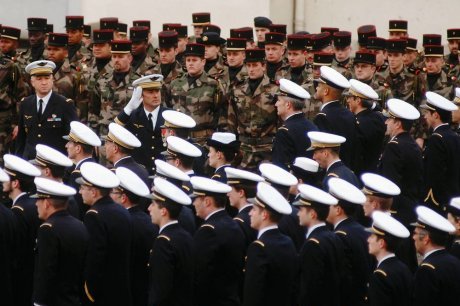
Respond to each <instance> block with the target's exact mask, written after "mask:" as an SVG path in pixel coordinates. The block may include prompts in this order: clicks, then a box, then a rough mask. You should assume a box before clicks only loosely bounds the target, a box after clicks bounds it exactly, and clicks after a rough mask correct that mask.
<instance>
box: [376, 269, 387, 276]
mask: <svg viewBox="0 0 460 306" xmlns="http://www.w3.org/2000/svg"><path fill="white" fill-rule="evenodd" d="M374 273H375V274H381V275H383V276H385V277H387V273H386V272H385V271H383V270H382V269H376V270H374Z"/></svg>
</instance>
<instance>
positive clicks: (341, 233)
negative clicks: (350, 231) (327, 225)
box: [335, 231, 347, 236]
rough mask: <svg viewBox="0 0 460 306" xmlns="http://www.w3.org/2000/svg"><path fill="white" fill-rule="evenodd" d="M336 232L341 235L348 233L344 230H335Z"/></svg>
mask: <svg viewBox="0 0 460 306" xmlns="http://www.w3.org/2000/svg"><path fill="white" fill-rule="evenodd" d="M335 233H336V234H340V235H344V236H346V235H347V233H345V232H344V231H335Z"/></svg>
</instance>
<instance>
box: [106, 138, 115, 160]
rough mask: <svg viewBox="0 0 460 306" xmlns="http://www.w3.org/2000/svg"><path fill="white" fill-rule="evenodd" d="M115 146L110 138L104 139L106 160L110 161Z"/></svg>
mask: <svg viewBox="0 0 460 306" xmlns="http://www.w3.org/2000/svg"><path fill="white" fill-rule="evenodd" d="M115 146H116V144H114V143H113V142H111V141H110V140H105V143H104V149H105V156H106V158H107V160H109V161H112V159H113V157H114V153H115Z"/></svg>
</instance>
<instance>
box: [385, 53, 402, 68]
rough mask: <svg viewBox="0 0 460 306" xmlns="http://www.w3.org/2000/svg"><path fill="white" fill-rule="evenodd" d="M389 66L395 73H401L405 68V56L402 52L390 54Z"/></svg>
mask: <svg viewBox="0 0 460 306" xmlns="http://www.w3.org/2000/svg"><path fill="white" fill-rule="evenodd" d="M388 65H389V66H390V69H391V70H393V71H400V70H401V69H402V68H403V66H404V55H403V53H400V52H388Z"/></svg>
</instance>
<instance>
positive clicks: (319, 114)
mask: <svg viewBox="0 0 460 306" xmlns="http://www.w3.org/2000/svg"><path fill="white" fill-rule="evenodd" d="M316 116H324V117H326V113H317V114H316Z"/></svg>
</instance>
